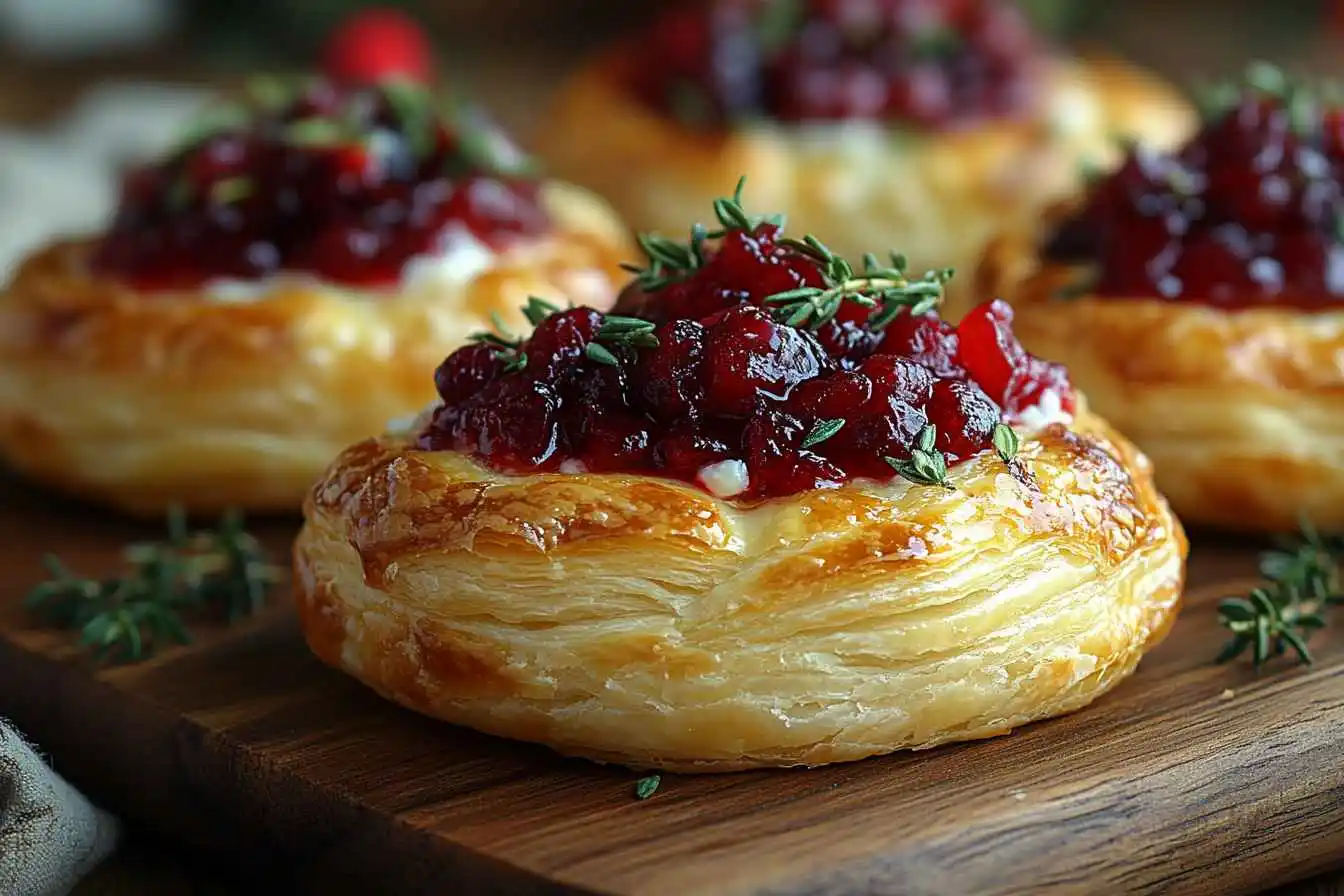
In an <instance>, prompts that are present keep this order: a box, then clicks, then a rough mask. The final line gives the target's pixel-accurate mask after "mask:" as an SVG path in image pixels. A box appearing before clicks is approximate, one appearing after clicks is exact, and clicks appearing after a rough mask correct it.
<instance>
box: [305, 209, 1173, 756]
mask: <svg viewBox="0 0 1344 896" xmlns="http://www.w3.org/2000/svg"><path fill="white" fill-rule="evenodd" d="M718 211H719V213H720V215H721V222H720V227H719V229H718V231H717V234H718V235H717V236H706V233H705V230H704V228H696V229H695V231H694V232H693V234H692V239H691V242H690V244H689V245H687V244H680V245H679V244H676V243H673V242H671V241H670V240H662V239H657V238H646V239H645V245H646V247H647V248H648V249H649V255H650V265H649V267H648V268H646V269H645V270H644V271H643V272H642V273H641V275H640V277H639V280H638V282H637V283H635V284H633V285H632V286H631V287H630V288H629V290H628V291H627V293H626V294H625V295H624V296H623V297H622V299H621V301H620V303H619V305H618V308H619V309H620V310H621V311H623V312H627V313H624V314H608V315H604V314H602V313H600V312H598V311H595V310H593V309H591V308H584V307H578V308H573V309H569V310H564V311H552V310H551V309H548V308H546V307H544V306H542V305H540V304H539V303H536V302H534V303H533V304H532V306H531V307H530V309H529V310H530V311H531V312H532V313H533V316H534V317H535V318H536V319H537V326H536V328H535V330H534V331H533V332H532V334H531V336H530V337H528V338H527V339H526V340H525V341H520V342H510V341H507V340H502V339H498V338H495V339H487V340H486V341H483V342H480V343H478V344H476V345H473V346H470V347H468V348H464V349H461V350H459V351H457V352H455V353H454V354H452V355H451V356H449V357H448V359H447V360H446V361H444V363H443V364H442V365H441V366H440V367H439V368H438V371H437V373H436V375H435V383H436V386H437V388H438V391H439V394H440V401H439V402H438V403H436V404H435V405H433V406H431V407H430V408H429V409H428V410H426V411H425V412H424V413H423V414H422V415H421V416H420V417H419V418H418V419H417V420H416V421H414V422H413V423H411V424H409V425H406V426H404V427H400V428H394V429H391V430H389V431H388V432H387V433H385V434H384V435H383V436H382V437H380V438H376V439H371V440H368V441H364V442H361V443H359V444H357V445H355V446H353V447H351V448H350V449H349V450H347V451H346V452H345V453H344V454H343V455H341V457H340V458H338V459H337V460H336V461H335V463H334V464H333V465H332V466H331V468H330V470H328V472H327V474H326V476H325V477H324V478H323V479H322V480H321V481H320V482H319V483H317V484H316V485H315V486H314V488H313V490H312V492H311V494H310V496H309V498H308V500H307V502H306V504H305V508H304V512H305V523H304V526H303V529H302V531H301V533H300V535H299V537H298V540H297V542H296V544H295V549H294V561H295V570H296V573H295V583H296V594H297V599H298V604H299V608H300V617H301V619H302V624H303V628H304V630H305V632H306V634H307V639H308V642H309V644H310V645H311V647H312V649H313V650H314V651H315V652H316V653H317V655H318V656H320V657H321V658H322V659H323V660H325V661H326V662H328V663H330V664H332V665H334V666H337V667H339V668H342V669H344V670H346V671H347V672H349V673H351V674H352V675H354V676H356V677H357V678H359V679H361V680H362V681H364V682H366V683H367V684H369V685H370V686H372V687H373V688H375V689H376V690H378V691H379V692H381V693H382V694H384V695H385V696H387V697H389V698H391V699H393V700H395V701H398V702H400V703H402V704H404V705H406V706H408V707H411V708H413V709H416V710H419V711H421V712H424V713H428V714H429V715H432V716H437V717H439V718H442V719H446V720H449V721H452V722H457V723H460V724H464V725H469V726H472V727H474V728H477V729H480V730H482V731H486V732H490V733H494V734H499V735H504V736H508V737H514V738H522V739H525V740H531V741H539V742H541V743H545V744H549V745H551V746H552V747H555V748H556V749H558V750H560V751H562V752H564V753H567V754H577V755H581V756H586V757H590V758H593V759H597V760H601V761H611V762H618V763H625V764H628V765H632V766H637V767H649V766H653V767H661V768H667V769H679V770H693V771H728V770H733V769H743V768H752V767H758V766H780V765H818V764H824V763H829V762H839V761H843V760H853V759H860V758H862V757H865V756H871V755H874V754H879V753H886V752H889V751H892V750H898V749H902V748H922V747H931V746H934V745H936V744H941V743H946V742H949V741H960V740H970V739H975V738H984V737H990V736H993V735H998V734H1004V733H1007V732H1008V731H1009V730H1010V729H1012V728H1014V727H1015V726H1018V725H1021V724H1024V723H1026V722H1029V721H1032V720H1034V719H1042V718H1046V717H1049V716H1054V715H1058V714H1060V713H1064V712H1068V711H1070V710H1073V709H1077V708H1079V707H1081V706H1083V705H1085V704H1087V703H1088V702H1090V701H1091V700H1093V699H1094V698H1096V697H1097V696H1098V695H1100V694H1102V693H1104V692H1105V691H1107V690H1108V689H1110V688H1111V687H1113V686H1114V685H1115V684H1116V683H1118V682H1119V681H1121V680H1122V679H1123V678H1124V677H1125V676H1127V675H1128V674H1129V673H1130V672H1131V671H1132V670H1133V669H1134V666H1135V664H1136V663H1137V662H1138V661H1139V659H1140V657H1141V656H1142V654H1143V653H1144V651H1145V650H1146V649H1147V648H1148V647H1150V646H1151V645H1153V644H1154V643H1155V642H1157V641H1158V640H1160V639H1161V638H1162V637H1163V635H1164V634H1165V633H1166V631H1167V629H1168V626H1169V625H1170V624H1171V622H1172V620H1173V617H1174V614H1175V612H1176V608H1177V603H1178V595H1179V594H1180V590H1181V585H1182V580H1183V575H1184V560H1185V553H1186V544H1185V538H1184V535H1183V533H1182V530H1181V528H1180V525H1179V524H1178V523H1177V521H1176V520H1175V519H1174V518H1173V517H1172V515H1171V514H1170V512H1169V511H1168V509H1167V507H1166V504H1165V503H1164V502H1163V500H1162V498H1161V497H1160V496H1159V495H1158V493H1157V492H1156V490H1155V489H1154V487H1153V483H1152V479H1151V474H1150V471H1149V468H1148V464H1147V461H1146V460H1144V458H1143V457H1142V456H1141V455H1140V454H1139V453H1138V452H1137V451H1136V450H1135V449H1134V448H1133V447H1132V446H1131V445H1130V444H1129V443H1128V442H1127V441H1125V439H1124V438H1123V437H1121V436H1119V435H1118V434H1116V433H1115V432H1114V431H1112V430H1111V428H1110V427H1109V426H1108V425H1107V424H1106V423H1105V422H1104V421H1102V420H1101V419H1100V418H1098V417H1097V416H1095V415H1094V414H1092V413H1091V412H1090V411H1089V410H1088V409H1087V405H1086V402H1085V400H1084V399H1083V397H1082V396H1081V395H1080V394H1078V393H1076V392H1075V391H1074V390H1073V388H1072V387H1071V385H1070V382H1069V379H1068V376H1067V373H1066V371H1065V370H1064V369H1063V368H1061V367H1059V366H1058V365H1056V364H1052V363H1048V362H1046V361H1043V360H1040V359H1038V358H1035V357H1032V356H1029V355H1027V354H1026V353H1025V352H1023V351H1022V350H1021V348H1020V347H1019V345H1018V343H1017V341H1016V339H1015V338H1014V337H1013V334H1012V329H1011V325H1010V324H1011V317H1012V314H1011V310H1010V309H1009V308H1008V307H1007V306H1006V305H1004V304H1002V303H993V304H990V305H985V306H982V307H980V308H977V309H975V310H974V311H972V312H971V313H970V314H969V315H968V316H967V317H966V319H965V320H964V321H963V322H962V323H961V324H960V325H959V326H958V327H952V326H950V325H949V324H947V323H945V322H944V321H943V320H941V319H940V318H939V316H938V315H937V313H936V311H934V310H933V307H934V305H935V303H936V301H937V299H938V295H939V293H940V292H941V289H942V280H943V279H945V277H944V275H941V274H935V275H931V276H927V277H925V278H923V279H915V278H911V277H909V276H907V274H906V273H905V270H904V264H903V259H900V258H894V259H893V261H892V264H891V265H890V266H883V265H880V264H879V263H878V262H877V260H876V259H875V258H872V257H871V256H870V257H868V259H867V260H866V263H865V265H864V267H863V270H861V271H855V270H854V269H853V268H852V267H851V266H850V265H849V264H847V263H846V262H845V261H844V260H843V259H842V258H840V257H839V256H837V255H835V254H834V253H833V252H831V251H830V250H829V249H828V248H826V247H825V246H824V245H823V244H822V243H821V242H819V241H817V240H816V239H815V238H812V237H808V238H807V239H806V240H805V241H796V240H790V239H787V238H785V237H783V235H782V234H781V231H780V226H779V225H778V223H776V222H774V221H771V220H763V219H760V218H754V217H749V216H748V215H747V214H746V213H745V212H744V211H743V210H742V207H741V205H740V203H739V202H738V201H736V200H731V199H724V200H720V201H719V204H718Z"/></svg>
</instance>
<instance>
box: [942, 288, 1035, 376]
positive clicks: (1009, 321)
mask: <svg viewBox="0 0 1344 896" xmlns="http://www.w3.org/2000/svg"><path fill="white" fill-rule="evenodd" d="M957 336H958V337H959V339H960V344H959V346H958V355H957V356H958V359H959V360H960V361H961V363H962V366H963V367H965V368H966V370H967V372H968V373H970V374H971V376H973V377H975V381H976V382H977V383H979V384H980V387H981V388H982V389H984V390H985V392H986V393H988V394H989V395H1003V393H1004V391H1005V390H1006V389H1007V388H1008V380H1009V379H1011V378H1012V376H1013V373H1014V372H1015V371H1016V370H1017V369H1018V368H1019V367H1021V366H1022V363H1023V361H1024V360H1025V358H1026V352H1024V351H1023V350H1022V345H1021V344H1020V343H1019V342H1018V341H1017V337H1016V336H1014V335H1013V309H1012V308H1011V307H1010V306H1009V305H1008V303H1007V302H1005V301H1003V300H1002V299H995V300H994V301H993V302H990V303H989V304H987V305H981V306H979V307H977V308H975V309H973V310H971V311H970V312H968V313H967V314H966V316H965V317H964V318H963V319H962V321H961V323H959V324H958V325H957Z"/></svg>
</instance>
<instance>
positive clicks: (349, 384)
mask: <svg viewBox="0 0 1344 896" xmlns="http://www.w3.org/2000/svg"><path fill="white" fill-rule="evenodd" d="M356 112H357V113H358V115H356ZM474 114H475V113H471V112H467V111H462V110H460V109H458V108H457V107H453V108H452V111H451V112H443V113H441V112H439V111H437V106H435V105H434V100H433V98H431V97H430V96H429V95H428V94H427V93H425V92H423V91H421V90H419V89H418V88H412V87H410V86H409V85H403V84H399V83H398V84H388V85H382V86H377V87H367V88H358V89H353V90H343V89H342V90H338V89H336V88H333V87H331V86H330V85H328V84H326V83H325V82H321V81H315V82H311V83H309V84H308V85H307V86H305V87H302V88H298V89H297V90H296V92H293V93H291V94H289V95H287V98H285V99H284V100H283V101H282V102H279V103H278V104H277V103H276V102H275V101H274V99H273V98H272V97H270V96H269V95H266V96H263V97H253V99H252V101H251V103H250V104H249V103H243V104H241V105H237V104H231V103H226V104H221V105H219V106H217V107H215V108H212V109H211V110H210V111H209V112H208V113H207V116H206V118H205V119H204V121H203V122H202V124H203V125H204V128H203V129H201V130H198V131H197V132H196V133H195V135H194V136H191V137H188V138H186V140H185V141H184V144H183V146H182V147H180V148H179V149H178V150H176V151H174V152H173V153H171V154H170V155H168V156H166V157H165V158H163V159H160V160H157V161H155V162H154V163H152V164H150V165H147V166H144V167H143V168H140V169H137V170H134V171H132V172H131V173H130V174H129V175H128V177H127V181H126V185H125V188H124V195H123V199H122V203H121V206H120V208H119V210H118V212H117V215H116V217H115V218H114V220H113V221H112V222H111V223H110V224H109V226H108V229H107V230H106V232H104V233H102V234H100V235H99V236H97V237H94V238H90V239H79V240H66V241H61V242H58V243H54V244H52V245H50V246H48V247H47V248H45V249H42V250H40V251H38V252H35V253H34V254H32V255H31V256H30V257H29V258H28V259H26V261H24V262H23V263H22V264H21V265H20V267H19V269H18V270H17V272H16V273H15V275H14V277H13V279H12V281H11V282H10V283H9V284H8V286H7V288H6V289H5V290H4V292H3V293H0V454H2V455H3V458H4V459H5V461H6V462H7V463H9V464H10V465H11V466H13V467H14V468H16V469H17V470H18V471H19V472H21V473H24V474H26V475H29V476H31V477H34V478H36V479H39V480H42V481H45V482H48V483H50V484H53V485H55V486H58V487H60V488H62V489H64V490H67V491H69V492H72V493H74V494H77V495H80V496H85V497H90V498H94V499H97V500H100V501H104V502H107V503H111V504H114V505H117V506H119V507H122V508H124V509H127V510H132V511H135V512H143V513H153V514H157V513H159V512H161V511H162V510H163V509H164V508H165V506H167V505H168V504H172V503H176V504H181V505H184V506H186V507H187V508H188V509H191V510H199V511H207V510H210V511H213V510H217V509H220V508H222V507H224V506H242V507H245V508H249V509H254V510H285V509H289V510H297V509H298V507H299V505H300V503H301V501H302V497H303V494H304V492H305V491H306V489H307V487H308V486H309V485H310V484H311V483H312V481H313V479H314V478H316V477H317V476H318V475H319V474H320V473H321V471H322V470H323V469H324V468H325V466H326V464H327V463H328V462H329V461H330V460H331V458H332V457H334V456H335V455H336V454H337V453H338V452H339V451H340V450H341V448H343V447H344V446H346V445H348V444H349V443H350V442H351V441H352V440H355V439H359V438H363V437H365V436H368V435H370V434H372V433H376V432H380V431H381V430H382V428H383V426H384V425H385V424H386V422H387V421H388V420H389V419H392V418H394V417H399V416H405V415H407V414H414V413H416V412H417V411H418V410H419V409H420V408H421V407H423V405H424V404H425V402H426V401H428V400H429V399H430V398H431V397H432V396H433V389H432V387H431V386H430V385H429V384H427V383H426V382H425V380H424V378H423V377H422V376H421V372H422V371H423V370H424V369H425V368H426V366H432V365H433V364H434V363H436V362H437V361H438V360H440V359H442V357H443V355H444V354H445V353H446V352H447V351H449V350H451V349H452V348H454V347H455V346H457V345H460V344H461V343H462V342H464V341H465V339H466V337H467V336H468V334H469V333H471V332H472V331H474V330H477V329H480V328H481V327H482V326H483V325H489V323H490V321H491V320H492V319H494V317H495V316H496V315H498V316H499V319H500V320H502V322H503V323H504V324H505V325H510V326H518V325H522V324H524V323H525V322H526V321H525V319H524V318H523V317H522V316H521V314H520V313H519V312H518V310H517V309H518V306H519V305H520V304H521V303H522V302H523V300H524V299H525V298H526V296H527V295H528V294H530V293H535V292H544V293H547V294H550V295H554V296H558V297H564V298H571V299H573V300H574V301H580V302H585V303H589V304H594V305H597V306H605V305H609V304H610V303H611V301H612V300H613V299H614V297H615V292H616V287H615V285H614V283H615V277H616V276H617V274H618V269H619V265H620V263H621V261H622V260H624V259H625V258H627V257H628V254H629V251H630V245H629V243H628V239H627V237H626V235H625V231H624V229H623V227H622V226H621V224H620V223H619V222H618V220H617V219H616V218H615V216H614V215H613V214H612V212H611V211H610V209H609V208H608V207H607V206H606V205H605V204H604V203H603V202H602V201H601V200H598V199H596V198H595V197H593V196H592V195H591V194H588V193H586V192H584V191H583V190H581V189H579V188H576V187H572V186H569V185H566V184H564V183H562V182H559V181H552V180H546V179H542V178H538V177H536V176H535V175H532V174H530V173H527V172H526V170H525V169H524V168H523V166H522V163H523V162H525V159H523V158H522V157H521V156H517V155H515V154H513V153H512V151H511V150H510V149H509V148H508V146H507V144H505V143H502V142H500V141H502V139H503V138H502V137H500V136H499V135H498V134H497V133H496V132H494V131H492V130H490V129H489V128H488V127H487V126H485V125H483V124H481V123H480V122H479V121H478V120H477V119H475V118H472V117H470V116H472V115H474ZM360 116H362V117H360ZM398 116H400V117H398Z"/></svg>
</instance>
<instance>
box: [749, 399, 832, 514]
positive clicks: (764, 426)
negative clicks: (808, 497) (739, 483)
mask: <svg viewBox="0 0 1344 896" xmlns="http://www.w3.org/2000/svg"><path fill="white" fill-rule="evenodd" d="M806 435H807V430H806V429H805V428H804V427H803V425H802V422H801V421H799V420H798V419H797V418H796V417H793V416H791V415H789V414H786V413H783V412H780V411H767V412H764V413H761V414H758V415H756V416H755V417H752V418H751V420H749V421H748V422H747V426H746V429H745V430H744V431H743V435H742V441H743V447H744V448H745V449H746V452H747V471H748V475H749V478H750V482H751V489H752V491H753V492H754V493H756V494H758V495H763V496H769V495H790V494H793V493H795V492H800V491H808V490H810V489H814V488H831V487H835V486H838V485H842V484H844V482H845V480H846V479H847V478H848V477H846V476H845V472H844V470H842V469H840V467H838V466H836V465H835V464H834V463H832V462H831V461H829V460H827V459H826V458H824V457H821V456H819V455H817V454H814V453H812V452H811V451H807V450H805V449H803V448H802V447H801V446H802V441H803V437H804V436H806Z"/></svg>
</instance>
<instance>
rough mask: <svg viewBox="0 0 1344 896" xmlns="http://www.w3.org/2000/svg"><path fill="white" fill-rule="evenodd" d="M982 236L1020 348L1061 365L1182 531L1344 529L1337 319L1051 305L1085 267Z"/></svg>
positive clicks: (1342, 338) (1343, 373) (986, 268)
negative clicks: (1144, 461) (1119, 436)
mask: <svg viewBox="0 0 1344 896" xmlns="http://www.w3.org/2000/svg"><path fill="white" fill-rule="evenodd" d="M1034 242H1035V241H1034V240H1033V239H1030V238H1027V237H1025V236H1015V237H1004V238H1001V239H998V240H996V241H994V242H993V243H992V244H991V245H990V247H989V249H988V251H987V253H986V256H985V259H984V261H983V263H982V265H981V267H980V270H979V273H978V278H977V279H978V281H979V284H980V287H981V288H982V289H983V290H984V292H985V294H986V295H997V296H1002V297H1003V298H1004V299H1007V300H1008V301H1009V302H1011V303H1012V305H1013V306H1014V309H1015V311H1016V319H1015V322H1014V330H1015V332H1016V333H1017V335H1018V338H1019V339H1021V341H1022V343H1023V345H1024V346H1025V347H1026V348H1027V350H1028V351H1030V352H1032V353H1034V354H1036V355H1039V356H1042V357H1046V358H1050V359H1052V360H1056V361H1060V362H1063V363H1064V364H1066V365H1068V367H1069V372H1070V375H1071V376H1072V378H1073V381H1074V382H1075V383H1076V384H1078V385H1079V386H1080V387H1081V388H1082V389H1084V390H1085V391H1086V392H1087V394H1088V396H1089V397H1090V399H1091V401H1092V404H1093V406H1094V407H1095V408H1096V409H1097V412H1098V413H1100V414H1103V415H1105V416H1106V418H1107V419H1108V420H1110V421H1111V422H1112V424H1114V425H1115V427H1116V428H1117V429H1119V430H1120V431H1122V432H1123V433H1125V434H1126V435H1127V436H1128V437H1130V438H1132V439H1133V440H1134V441H1135V442H1136V443H1138V445H1139V447H1140V448H1141V449H1142V450H1143V451H1144V453H1145V454H1147V455H1148V456H1149V457H1150V458H1151V459H1152V461H1153V465H1154V468H1155V469H1156V471H1157V484H1158V487H1159V488H1160V489H1161V491H1162V492H1164V493H1165V494H1166V496H1167V498H1168V499H1169V500H1170V501H1171V505H1172V507H1173V508H1174V509H1175V511H1176V512H1177V513H1178V514H1179V515H1180V516H1181V518H1182V519H1183V520H1185V521H1186V522H1187V523H1198V524H1205V525H1212V526H1218V527H1222V528H1229V529H1241V530H1256V531H1284V530H1291V529H1295V528H1296V527H1297V526H1298V524H1299V523H1300V520H1301V518H1302V516H1303V515H1305V516H1306V517H1308V518H1309V519H1311V520H1312V521H1313V522H1314V523H1315V524H1316V525H1318V526H1322V527H1325V528H1339V527H1341V526H1344V314H1340V313H1338V312H1316V313H1313V312H1305V311H1298V310H1294V309H1291V308H1260V309H1248V310H1237V311H1227V310H1222V309H1218V308H1213V307H1210V306H1207V305H1202V304H1200V303H1198V302H1186V301H1179V302H1173V301H1163V300H1160V299H1155V298H1154V299H1144V298H1105V297H1100V296H1089V295H1085V296H1081V297H1078V298H1069V299H1062V298H1058V296H1059V295H1060V294H1061V292H1062V291H1063V292H1065V293H1067V287H1069V285H1070V284H1073V283H1076V282H1078V281H1079V280H1080V278H1081V277H1082V276H1084V275H1085V272H1084V271H1083V270H1081V269H1078V268H1074V267H1071V266H1068V265H1060V264H1050V263H1044V262H1042V261H1041V260H1040V259H1039V258H1038V256H1037V255H1036V254H1035V250H1034V248H1033V245H1034Z"/></svg>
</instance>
